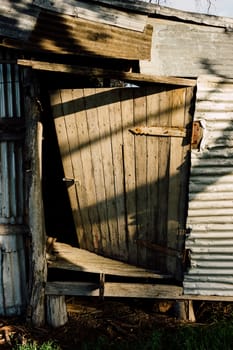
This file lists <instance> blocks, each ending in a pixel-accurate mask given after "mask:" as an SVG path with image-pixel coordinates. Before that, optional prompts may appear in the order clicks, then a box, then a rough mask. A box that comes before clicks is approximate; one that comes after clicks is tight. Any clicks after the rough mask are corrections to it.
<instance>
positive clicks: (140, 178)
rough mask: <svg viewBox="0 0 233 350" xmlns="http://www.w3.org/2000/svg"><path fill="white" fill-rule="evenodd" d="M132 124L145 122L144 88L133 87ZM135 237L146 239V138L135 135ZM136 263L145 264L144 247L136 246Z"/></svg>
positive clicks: (136, 125) (136, 126)
mask: <svg viewBox="0 0 233 350" xmlns="http://www.w3.org/2000/svg"><path fill="white" fill-rule="evenodd" d="M133 97H134V125H135V128H136V129H137V128H138V125H141V124H144V123H146V119H147V117H146V96H145V89H142V88H141V89H140V90H139V89H134V94H133ZM134 142H135V149H134V152H135V154H134V157H135V180H136V183H135V184H136V217H135V219H134V220H136V229H137V234H136V239H147V212H148V207H147V191H146V188H147V138H145V137H135V141H134ZM137 263H138V264H139V265H141V266H142V265H145V264H146V249H145V247H144V246H141V245H140V246H137Z"/></svg>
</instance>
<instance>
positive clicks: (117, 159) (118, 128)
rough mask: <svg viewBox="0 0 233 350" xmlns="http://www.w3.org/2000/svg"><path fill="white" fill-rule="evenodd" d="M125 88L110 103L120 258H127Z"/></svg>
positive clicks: (116, 244)
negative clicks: (123, 93) (123, 96)
mask: <svg viewBox="0 0 233 350" xmlns="http://www.w3.org/2000/svg"><path fill="white" fill-rule="evenodd" d="M122 91H123V90H121V89H118V88H117V89H114V90H113V91H112V92H113V95H112V97H113V101H112V103H111V104H110V105H109V120H110V128H111V143H112V162H113V166H114V189H115V205H116V213H117V232H115V233H113V235H111V239H112V248H113V252H114V251H116V252H117V254H116V256H118V258H119V259H122V260H127V256H128V251H127V238H126V229H125V200H124V159H123V156H122V155H123V136H122V134H123V132H124V128H125V121H126V120H127V117H128V116H127V117H126V116H125V115H124V114H123V112H122V109H121V102H120V101H121V94H120V92H122ZM106 175H107V174H106ZM114 236H115V237H114Z"/></svg>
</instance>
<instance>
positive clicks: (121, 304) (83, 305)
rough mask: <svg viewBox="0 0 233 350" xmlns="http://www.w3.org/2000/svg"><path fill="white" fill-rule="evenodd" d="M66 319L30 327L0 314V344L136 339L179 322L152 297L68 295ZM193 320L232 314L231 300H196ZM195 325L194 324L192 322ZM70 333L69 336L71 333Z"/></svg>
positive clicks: (68, 345) (67, 345) (74, 345)
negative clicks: (61, 323)
mask: <svg viewBox="0 0 233 350" xmlns="http://www.w3.org/2000/svg"><path fill="white" fill-rule="evenodd" d="M67 307H68V315H69V321H68V323H67V324H66V325H65V326H62V327H60V328H58V329H52V328H51V327H44V328H34V327H30V326H29V325H28V324H27V323H26V322H25V320H24V319H23V318H0V348H1V350H2V349H3V350H5V349H6V350H8V349H12V348H14V347H15V346H16V344H26V343H27V342H36V343H38V344H42V343H44V342H48V341H53V342H55V343H57V344H58V345H60V347H61V349H62V350H63V349H64V350H71V349H72V350H73V349H78V348H80V349H81V346H82V344H85V343H87V342H88V343H93V344H95V342H96V341H97V339H98V338H100V337H104V338H106V339H108V341H109V344H113V343H117V342H119V341H123V342H124V341H125V342H128V341H137V340H138V339H139V338H140V337H145V336H147V334H148V335H149V334H151V333H152V332H153V330H154V329H165V328H169V329H174V331H175V329H176V327H179V326H181V324H182V322H180V321H178V320H177V319H176V318H175V316H174V315H173V314H172V305H171V304H166V303H165V304H162V305H161V304H160V303H159V302H155V301H151V300H147V301H145V300H130V301H128V300H127V301H125V300H124V301H119V300H104V301H100V300H98V299H91V298H90V299H85V298H84V299H81V298H72V299H67ZM195 312H196V318H197V323H196V324H210V323H211V322H213V321H214V319H217V318H218V319H222V318H224V319H227V317H228V316H229V317H232V314H233V304H232V303H208V302H204V303H202V302H199V303H196V304H195ZM192 327H195V324H194V325H192ZM71 334H72V336H71Z"/></svg>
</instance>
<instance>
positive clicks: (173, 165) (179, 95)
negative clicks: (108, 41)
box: [167, 89, 186, 278]
mask: <svg viewBox="0 0 233 350" xmlns="http://www.w3.org/2000/svg"><path fill="white" fill-rule="evenodd" d="M185 92H186V91H185V89H177V90H173V92H172V105H171V124H172V125H176V126H178V127H181V128H183V127H184V105H185ZM182 143H183V139H181V138H171V140H170V145H171V146H170V166H169V188H168V214H167V246H168V247H169V248H173V249H177V244H178V235H179V232H178V230H179V226H180V223H179V202H180V186H181V179H180V167H181V164H182V161H183V147H182ZM177 165H179V166H177ZM167 269H168V271H170V272H172V273H173V274H174V275H177V273H178V271H177V264H176V260H175V259H174V258H171V257H170V256H168V257H167ZM179 273H180V271H179ZM176 277H179V278H181V276H176Z"/></svg>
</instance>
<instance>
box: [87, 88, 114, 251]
mask: <svg viewBox="0 0 233 350" xmlns="http://www.w3.org/2000/svg"><path fill="white" fill-rule="evenodd" d="M103 94H104V92H103V91H99V90H98V89H85V90H84V95H85V101H86V116H87V124H88V132H89V140H90V152H91V162H92V169H93V185H94V187H93V190H94V193H95V198H96V199H95V201H96V203H94V202H93V204H95V207H96V220H97V222H96V224H97V227H98V229H99V237H98V241H99V242H98V252H99V253H104V254H106V250H107V245H108V242H107V238H108V225H107V208H106V193H105V182H104V181H105V174H104V171H103V162H102V150H101V138H102V132H103V127H104V126H103V125H100V124H99V120H98V116H99V113H98V108H99V106H101V105H102V104H103V100H102V96H103ZM93 209H94V208H93ZM94 210H95V209H94Z"/></svg>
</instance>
